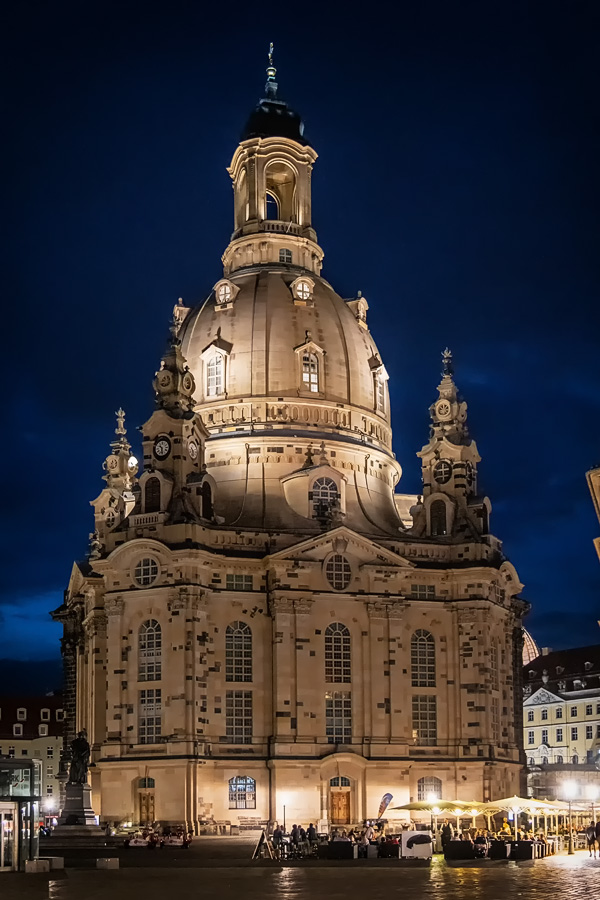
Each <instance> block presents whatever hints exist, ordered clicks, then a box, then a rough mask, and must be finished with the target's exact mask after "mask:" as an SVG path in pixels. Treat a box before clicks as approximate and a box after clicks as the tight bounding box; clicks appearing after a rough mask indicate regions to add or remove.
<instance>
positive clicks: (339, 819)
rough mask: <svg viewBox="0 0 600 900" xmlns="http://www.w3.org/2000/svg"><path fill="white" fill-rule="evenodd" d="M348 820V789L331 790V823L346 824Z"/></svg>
mask: <svg viewBox="0 0 600 900" xmlns="http://www.w3.org/2000/svg"><path fill="white" fill-rule="evenodd" d="M349 822H350V791H332V792H331V824H332V825H347V824H348V823H349Z"/></svg>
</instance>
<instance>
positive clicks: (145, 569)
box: [133, 557, 158, 587]
mask: <svg viewBox="0 0 600 900" xmlns="http://www.w3.org/2000/svg"><path fill="white" fill-rule="evenodd" d="M133 577H134V579H135V581H136V582H137V583H138V584H139V585H140V587H147V586H148V585H150V584H153V583H154V582H155V581H156V579H157V578H158V563H157V562H156V560H154V559H150V557H145V558H144V559H140V561H139V562H138V564H137V565H136V567H135V569H134V570H133Z"/></svg>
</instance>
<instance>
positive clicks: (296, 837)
mask: <svg viewBox="0 0 600 900" xmlns="http://www.w3.org/2000/svg"><path fill="white" fill-rule="evenodd" d="M291 839H292V846H293V847H294V849H295V850H297V849H298V842H299V841H300V829H299V828H298V826H297V825H292V831H291Z"/></svg>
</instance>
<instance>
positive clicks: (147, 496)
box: [144, 476, 160, 513]
mask: <svg viewBox="0 0 600 900" xmlns="http://www.w3.org/2000/svg"><path fill="white" fill-rule="evenodd" d="M144 512H147V513H150V512H160V481H159V479H158V478H156V477H155V476H152V478H149V479H148V481H147V482H146V487H145V489H144Z"/></svg>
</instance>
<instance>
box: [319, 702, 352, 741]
mask: <svg viewBox="0 0 600 900" xmlns="http://www.w3.org/2000/svg"><path fill="white" fill-rule="evenodd" d="M325 734H326V736H327V743H328V744H350V743H351V741H352V695H351V694H350V692H349V691H328V692H327V693H326V694H325Z"/></svg>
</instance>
